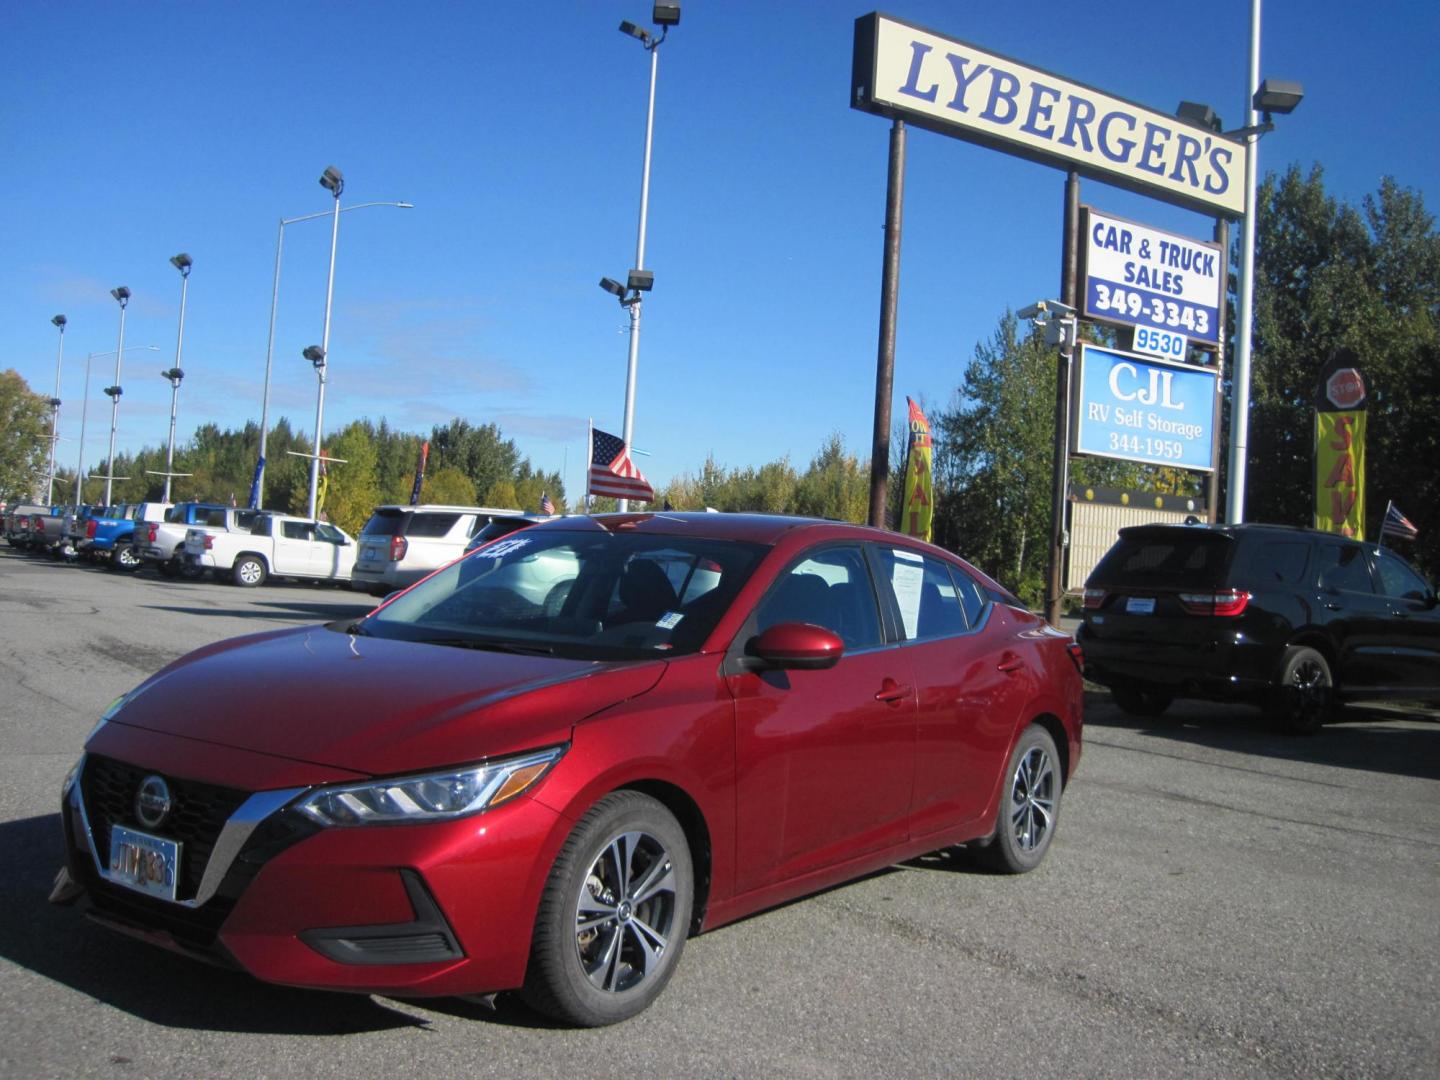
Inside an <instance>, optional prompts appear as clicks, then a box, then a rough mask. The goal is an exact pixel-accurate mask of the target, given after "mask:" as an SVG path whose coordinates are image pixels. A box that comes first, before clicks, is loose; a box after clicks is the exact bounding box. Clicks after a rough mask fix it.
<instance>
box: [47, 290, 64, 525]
mask: <svg viewBox="0 0 1440 1080" xmlns="http://www.w3.org/2000/svg"><path fill="white" fill-rule="evenodd" d="M50 321H51V322H52V323H54V324H55V325H56V326H57V327H58V328H59V330H60V351H59V352H58V353H57V354H56V356H55V396H54V397H52V398H51V399H50V482H49V483H47V484H46V485H45V502H46V504H47V505H53V503H54V501H55V444H56V442H57V441H59V438H60V364H61V361H63V360H64V359H65V322H66V319H65V316H64V315H56V316H55V317H54V318H53V319H51V320H50Z"/></svg>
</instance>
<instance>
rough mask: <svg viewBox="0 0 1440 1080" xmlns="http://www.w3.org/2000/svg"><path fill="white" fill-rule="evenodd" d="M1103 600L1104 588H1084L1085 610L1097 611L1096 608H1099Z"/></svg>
mask: <svg viewBox="0 0 1440 1080" xmlns="http://www.w3.org/2000/svg"><path fill="white" fill-rule="evenodd" d="M1104 602H1105V590H1104V589H1086V590H1085V610H1086V611H1098V610H1099V609H1100V605H1101V604H1103V603H1104Z"/></svg>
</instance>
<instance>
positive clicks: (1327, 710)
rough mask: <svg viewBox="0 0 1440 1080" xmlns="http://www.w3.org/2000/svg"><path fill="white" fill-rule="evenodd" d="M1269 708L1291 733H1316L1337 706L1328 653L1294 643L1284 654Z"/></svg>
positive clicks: (1286, 730) (1285, 729)
mask: <svg viewBox="0 0 1440 1080" xmlns="http://www.w3.org/2000/svg"><path fill="white" fill-rule="evenodd" d="M1268 704H1269V707H1268V710H1267V711H1268V712H1269V713H1270V715H1271V716H1272V717H1273V718H1274V719H1275V720H1276V721H1277V722H1278V723H1279V724H1280V728H1281V730H1282V731H1284V732H1285V733H1286V734H1287V735H1314V734H1315V733H1316V732H1317V731H1319V730H1320V728H1321V726H1322V725H1323V724H1324V723H1325V721H1326V720H1328V719H1329V718H1330V715H1331V713H1332V712H1333V711H1334V708H1335V684H1334V681H1333V680H1332V679H1331V677H1330V665H1329V664H1328V663H1326V661H1325V657H1323V656H1321V655H1320V654H1319V653H1318V652H1316V651H1315V650H1314V649H1311V648H1309V647H1307V646H1305V645H1291V646H1290V647H1289V648H1287V649H1286V650H1285V652H1284V654H1283V655H1282V656H1281V657H1280V673H1279V674H1278V675H1277V676H1276V677H1275V685H1274V686H1273V687H1272V688H1271V690H1270V700H1269V703H1268Z"/></svg>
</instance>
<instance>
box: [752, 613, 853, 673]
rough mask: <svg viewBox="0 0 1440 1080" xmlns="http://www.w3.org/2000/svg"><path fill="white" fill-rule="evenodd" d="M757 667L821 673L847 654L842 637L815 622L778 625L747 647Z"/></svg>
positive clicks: (757, 636)
mask: <svg viewBox="0 0 1440 1080" xmlns="http://www.w3.org/2000/svg"><path fill="white" fill-rule="evenodd" d="M745 652H746V654H747V655H748V656H750V657H753V658H754V659H755V660H758V661H759V664H758V665H757V666H759V667H765V668H773V669H779V670H787V669H788V670H796V671H820V670H823V669H824V668H832V667H834V666H835V665H836V663H838V662H839V660H840V657H841V656H842V655H844V652H845V643H844V642H843V641H841V640H840V636H839V635H838V634H836V633H834V632H832V631H830V630H826V629H825V628H824V627H823V626H816V625H814V624H813V623H795V622H790V623H776V624H775V625H774V626H772V627H770V629H768V630H766V631H765V632H764V633H762V634H757V635H756V636H755V637H753V638H751V639H750V640H749V642H748V643H747V644H746V646H745Z"/></svg>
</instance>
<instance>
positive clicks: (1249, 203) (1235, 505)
mask: <svg viewBox="0 0 1440 1080" xmlns="http://www.w3.org/2000/svg"><path fill="white" fill-rule="evenodd" d="M1257 84H1258V85H1257ZM1247 89H1248V95H1249V96H1248V98H1247V100H1246V103H1245V104H1246V120H1245V126H1244V127H1242V128H1240V129H1239V130H1237V131H1234V132H1231V133H1230V134H1232V135H1238V136H1240V137H1242V138H1244V140H1245V141H1246V143H1248V144H1249V150H1250V152H1249V153H1248V154H1246V155H1245V227H1244V231H1243V232H1242V233H1241V234H1240V296H1239V305H1238V306H1239V310H1238V311H1237V312H1236V340H1235V372H1234V383H1233V386H1232V388H1231V405H1230V460H1229V467H1228V469H1227V483H1226V487H1225V520H1226V522H1227V523H1229V524H1232V525H1235V524H1239V523H1240V522H1242V521H1244V520H1245V459H1246V455H1247V453H1248V451H1249V442H1250V347H1251V329H1252V327H1251V323H1252V322H1253V321H1254V303H1255V282H1254V277H1255V216H1256V206H1255V174H1256V170H1257V160H1258V158H1259V156H1260V154H1259V146H1258V143H1259V139H1260V136H1261V135H1264V134H1265V133H1266V132H1267V131H1273V130H1274V128H1275V125H1274V123H1273V122H1272V121H1271V119H1270V116H1271V114H1272V113H1281V114H1284V113H1289V112H1293V111H1294V109H1295V106H1297V105H1299V104H1300V99H1301V98H1303V97H1304V96H1305V91H1304V90H1303V89H1302V88H1301V86H1300V84H1299V83H1292V82H1281V81H1280V80H1278V79H1267V80H1266V81H1265V82H1263V83H1262V82H1260V0H1253V3H1252V4H1251V7H1250V81H1249V84H1248V88H1247ZM1256 112H1260V113H1263V114H1264V116H1265V120H1264V122H1263V123H1256V118H1255V114H1256Z"/></svg>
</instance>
